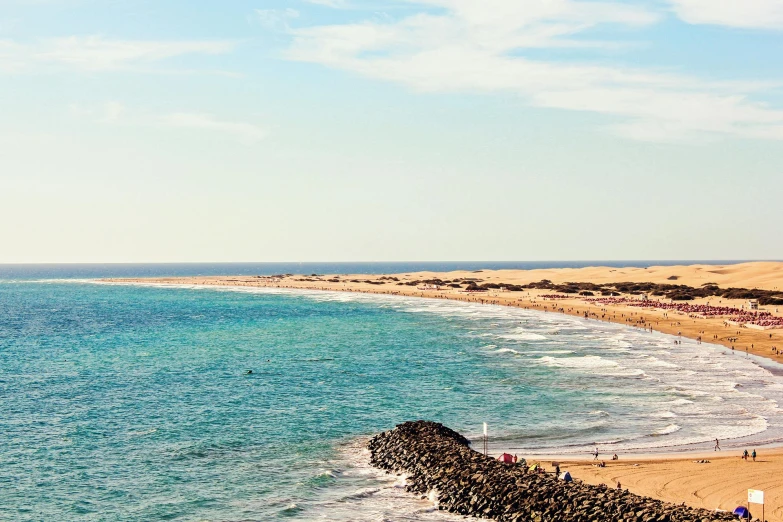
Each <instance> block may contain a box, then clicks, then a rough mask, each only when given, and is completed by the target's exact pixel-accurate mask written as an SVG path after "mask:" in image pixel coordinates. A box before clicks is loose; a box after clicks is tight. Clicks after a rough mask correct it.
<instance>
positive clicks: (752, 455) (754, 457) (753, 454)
mask: <svg viewBox="0 0 783 522" xmlns="http://www.w3.org/2000/svg"><path fill="white" fill-rule="evenodd" d="M750 456H751V457H753V462H756V450H753V453H751V454H750Z"/></svg>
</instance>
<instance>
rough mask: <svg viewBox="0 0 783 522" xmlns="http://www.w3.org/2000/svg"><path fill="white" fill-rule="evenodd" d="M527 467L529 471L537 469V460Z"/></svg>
mask: <svg viewBox="0 0 783 522" xmlns="http://www.w3.org/2000/svg"><path fill="white" fill-rule="evenodd" d="M528 469H529V470H530V471H535V470H537V469H538V462H536V463H535V464H533V465H532V466H530V467H529V468H528Z"/></svg>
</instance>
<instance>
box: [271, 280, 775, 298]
mask: <svg viewBox="0 0 783 522" xmlns="http://www.w3.org/2000/svg"><path fill="white" fill-rule="evenodd" d="M272 277H280V278H282V277H285V276H272ZM677 278H678V277H677V276H672V277H670V278H669V279H677ZM297 281H320V279H309V278H304V279H297ZM328 281H329V282H330V283H339V282H340V279H339V278H338V276H334V277H333V278H332V279H328ZM350 282H351V283H367V284H371V285H384V284H392V283H395V284H397V285H398V286H419V285H434V286H440V287H450V288H464V289H465V290H471V291H482V290H499V289H504V290H507V291H510V292H523V291H525V290H530V289H537V290H551V291H553V292H557V293H561V294H575V295H581V296H587V297H589V296H595V295H599V294H600V295H602V296H619V295H621V294H631V295H641V294H650V295H652V296H655V297H664V298H667V299H671V300H673V301H692V300H693V299H698V298H706V297H720V298H723V299H758V301H759V304H761V305H783V292H781V291H777V290H759V289H757V288H754V289H749V288H720V287H719V286H718V285H716V284H715V283H705V284H703V285H702V286H700V287H698V288H696V287H693V286H687V285H677V284H660V283H632V282H622V283H601V284H598V283H574V282H569V283H553V282H552V281H550V280H548V279H543V280H541V281H538V282H534V283H530V284H527V285H515V284H509V283H503V282H497V283H495V282H484V281H483V280H482V279H476V278H462V279H454V280H443V279H439V278H433V279H416V280H412V281H400V280H399V278H397V277H393V276H383V277H380V278H378V279H377V280H369V279H366V280H363V281H362V280H359V279H351V280H350Z"/></svg>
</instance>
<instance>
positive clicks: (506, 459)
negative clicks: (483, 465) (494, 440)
mask: <svg viewBox="0 0 783 522" xmlns="http://www.w3.org/2000/svg"><path fill="white" fill-rule="evenodd" d="M498 460H499V461H500V462H505V463H506V464H513V463H514V456H513V455H509V454H508V453H504V454H502V455H501V456H499V457H498Z"/></svg>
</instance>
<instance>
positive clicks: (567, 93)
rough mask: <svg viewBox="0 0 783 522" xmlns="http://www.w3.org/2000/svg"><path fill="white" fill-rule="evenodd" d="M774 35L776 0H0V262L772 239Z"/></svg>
mask: <svg viewBox="0 0 783 522" xmlns="http://www.w3.org/2000/svg"><path fill="white" fill-rule="evenodd" d="M781 57H783V1H781V0H745V1H743V2H739V1H737V0H657V1H656V0H650V1H639V2H622V1H606V2H597V1H596V2H590V1H576V0H482V1H476V0H401V1H395V0H389V1H360V0H356V1H351V0H310V1H309V2H308V1H298V2H297V1H289V2H283V1H266V0H257V1H245V0H241V1H230V0H229V1H222V2H207V1H203V0H202V1H193V0H190V1H185V0H177V1H174V0H172V1H165V0H144V1H142V0H113V1H106V0H0V235H1V236H2V245H3V246H2V248H0V262H113V261H116V262H144V261H148V262H152V261H341V260H342V261H348V260H355V261H373V260H390V261H391V260H460V259H471V260H481V259H485V260H541V259H750V258H757V259H783V241H781V239H780V238H781V237H783V204H781V203H782V202H781V200H782V199H783V58H781Z"/></svg>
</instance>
